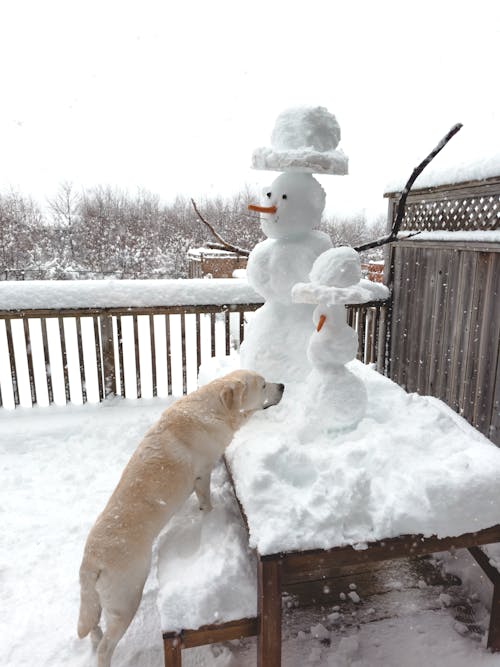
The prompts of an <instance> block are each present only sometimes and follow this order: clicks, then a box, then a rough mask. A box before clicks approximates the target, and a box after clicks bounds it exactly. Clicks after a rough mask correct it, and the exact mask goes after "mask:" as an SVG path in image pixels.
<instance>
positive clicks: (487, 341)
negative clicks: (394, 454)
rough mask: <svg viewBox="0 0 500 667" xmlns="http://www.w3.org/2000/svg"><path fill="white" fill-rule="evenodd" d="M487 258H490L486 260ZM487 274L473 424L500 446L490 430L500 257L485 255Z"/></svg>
mask: <svg viewBox="0 0 500 667" xmlns="http://www.w3.org/2000/svg"><path fill="white" fill-rule="evenodd" d="M486 258H487V259H486ZM485 260H486V261H487V275H486V278H485V289H484V300H483V304H482V313H481V322H480V325H479V330H480V339H479V349H478V359H477V368H476V371H477V372H476V376H475V386H474V387H473V388H472V391H473V393H474V410H473V414H472V416H471V422H472V424H473V425H474V426H475V427H476V428H478V429H479V430H480V431H481V432H482V433H484V434H485V435H486V436H487V437H490V438H492V440H493V442H495V443H496V444H500V434H499V433H498V432H497V433H496V434H495V433H494V432H492V431H490V426H493V424H494V422H495V412H498V407H497V409H496V410H494V401H495V384H496V382H498V381H499V379H498V376H497V367H498V364H499V356H500V308H499V307H498V295H499V294H500V255H492V254H490V253H488V254H486V255H485Z"/></svg>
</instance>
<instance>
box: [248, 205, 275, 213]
mask: <svg viewBox="0 0 500 667" xmlns="http://www.w3.org/2000/svg"><path fill="white" fill-rule="evenodd" d="M248 210H249V211H256V213H276V211H277V210H278V209H277V208H276V206H256V205H255V204H248Z"/></svg>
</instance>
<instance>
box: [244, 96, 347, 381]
mask: <svg viewBox="0 0 500 667" xmlns="http://www.w3.org/2000/svg"><path fill="white" fill-rule="evenodd" d="M339 141H340V127H339V125H338V123H337V121H336V119H335V116H333V115H332V114H331V113H329V112H328V111H327V110H326V109H324V108H323V107H296V108H292V109H288V110H286V111H284V112H283V113H282V114H280V115H279V116H278V118H277V120H276V125H275V128H274V131H273V133H272V136H271V148H259V149H257V150H256V151H255V152H254V154H253V167H254V168H256V169H270V170H275V171H281V172H283V173H281V174H280V175H279V176H278V177H277V178H276V179H275V180H274V181H273V182H272V183H271V185H270V186H268V187H266V188H264V189H263V199H264V201H263V203H262V205H251V206H249V208H250V210H252V211H256V212H258V213H260V215H261V227H262V230H263V232H264V234H265V235H266V237H267V238H266V240H265V241H263V242H261V243H259V244H257V246H256V247H255V248H254V249H253V250H252V252H251V253H250V257H249V260H248V265H247V277H248V282H249V283H250V285H251V286H252V287H253V288H254V289H255V290H256V291H257V292H258V293H259V294H261V295H262V296H263V297H264V298H265V300H266V302H265V304H264V305H263V306H262V308H260V309H259V310H258V311H257V312H256V313H255V314H254V316H253V318H252V320H251V321H250V323H249V326H248V330H247V333H246V337H245V341H244V343H243V345H242V347H241V364H242V366H243V367H245V368H251V369H254V370H256V371H258V372H260V373H262V374H263V375H264V376H265V377H267V378H268V379H269V380H275V381H281V382H283V381H284V382H289V381H294V380H300V379H302V378H303V377H304V375H305V374H307V373H308V372H309V370H310V369H309V363H308V361H307V356H306V348H307V341H308V339H309V335H310V318H311V314H312V307H311V305H310V304H308V303H306V304H304V303H294V302H293V301H292V296H291V291H292V287H293V285H295V284H296V283H298V282H301V281H305V280H307V276H308V274H309V272H310V270H311V267H312V265H313V263H314V261H315V259H316V258H317V257H318V256H319V255H321V254H322V253H323V252H324V251H325V250H328V249H329V248H331V245H332V244H331V240H330V238H329V236H328V235H327V234H324V233H323V232H320V231H316V230H315V227H318V226H319V224H320V222H321V216H322V214H323V210H324V207H325V199H326V196H325V192H324V190H323V188H322V187H321V185H320V183H319V182H318V181H317V180H316V179H315V178H314V177H313V175H312V174H313V173H322V174H345V173H347V158H346V156H345V155H344V154H343V153H342V152H341V151H340V150H337V145H338V143H339Z"/></svg>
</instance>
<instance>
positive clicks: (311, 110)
mask: <svg viewBox="0 0 500 667" xmlns="http://www.w3.org/2000/svg"><path fill="white" fill-rule="evenodd" d="M339 141H340V125H339V124H338V122H337V119H336V118H335V116H334V115H333V114H332V113H330V112H329V111H328V110H327V109H325V108H324V107H309V106H299V107H292V108H290V109H286V110H285V111H283V112H282V113H281V114H280V115H279V116H278V118H277V119H276V124H275V126H274V129H273V132H272V134H271V147H270V148H269V147H261V148H257V149H256V150H255V151H254V153H253V155H252V167H253V168H254V169H268V170H271V171H301V172H308V173H316V174H338V175H345V174H347V166H348V160H347V156H346V155H345V154H344V153H343V152H342V150H340V149H337V146H338V144H339Z"/></svg>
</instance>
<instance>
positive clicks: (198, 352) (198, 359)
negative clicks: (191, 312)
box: [195, 313, 201, 375]
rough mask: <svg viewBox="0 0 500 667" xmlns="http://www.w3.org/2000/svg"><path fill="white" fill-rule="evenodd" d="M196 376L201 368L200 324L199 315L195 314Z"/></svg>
mask: <svg viewBox="0 0 500 667" xmlns="http://www.w3.org/2000/svg"><path fill="white" fill-rule="evenodd" d="M195 318H196V374H197V375H198V371H199V370H200V366H201V323H200V313H196V315H195Z"/></svg>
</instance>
